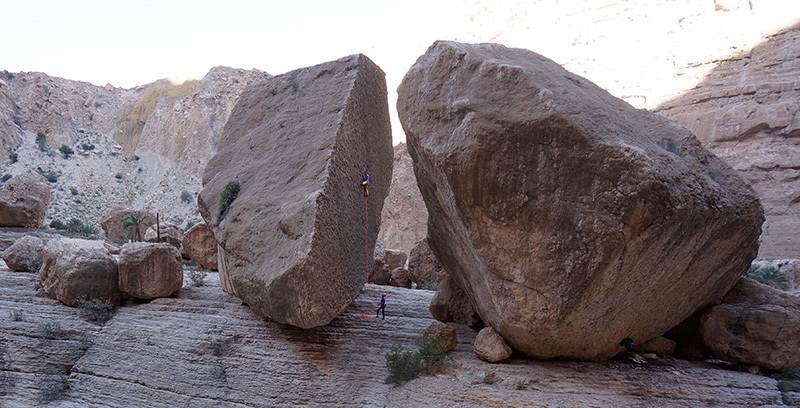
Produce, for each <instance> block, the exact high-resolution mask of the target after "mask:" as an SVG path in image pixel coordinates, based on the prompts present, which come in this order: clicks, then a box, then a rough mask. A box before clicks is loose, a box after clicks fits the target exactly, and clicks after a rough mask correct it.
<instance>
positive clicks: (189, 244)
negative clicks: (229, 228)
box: [182, 222, 217, 271]
mask: <svg viewBox="0 0 800 408" xmlns="http://www.w3.org/2000/svg"><path fill="white" fill-rule="evenodd" d="M182 247H183V250H184V251H185V252H186V254H187V255H188V256H189V259H191V260H193V261H195V262H197V264H198V265H200V266H201V267H203V268H207V269H211V270H212V271H216V270H217V240H215V239H214V232H213V231H211V228H208V225H206V223H204V222H201V223H199V224H197V225H194V226H193V227H192V228H189V230H188V231H186V233H185V234H183V244H182Z"/></svg>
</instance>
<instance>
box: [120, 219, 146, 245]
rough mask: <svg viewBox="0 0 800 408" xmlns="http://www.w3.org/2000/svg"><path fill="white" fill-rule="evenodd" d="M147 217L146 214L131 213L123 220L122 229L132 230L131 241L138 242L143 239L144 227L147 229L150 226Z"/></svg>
mask: <svg viewBox="0 0 800 408" xmlns="http://www.w3.org/2000/svg"><path fill="white" fill-rule="evenodd" d="M146 218H147V217H146V216H145V215H135V214H131V215H129V216H128V218H126V219H125V221H123V222H122V229H123V230H125V231H128V230H130V240H131V241H133V242H137V241H141V240H142V229H147V227H148V224H147V223H146V222H145V219H146Z"/></svg>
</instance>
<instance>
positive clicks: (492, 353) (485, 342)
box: [474, 327, 511, 363]
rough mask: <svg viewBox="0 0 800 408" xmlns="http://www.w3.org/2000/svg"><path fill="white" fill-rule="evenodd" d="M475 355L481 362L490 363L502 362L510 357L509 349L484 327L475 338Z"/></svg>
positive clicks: (491, 331) (490, 329) (496, 335)
mask: <svg viewBox="0 0 800 408" xmlns="http://www.w3.org/2000/svg"><path fill="white" fill-rule="evenodd" d="M474 347H475V354H476V355H477V356H478V358H480V359H481V360H484V361H488V362H490V363H496V362H498V361H503V360H505V359H507V358H509V357H511V347H508V344H506V341H505V340H504V339H503V338H502V337H500V335H499V334H497V332H496V331H494V329H493V328H491V327H484V328H483V329H481V331H479V332H478V335H477V336H476V337H475V345H474Z"/></svg>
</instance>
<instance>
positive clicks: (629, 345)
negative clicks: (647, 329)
mask: <svg viewBox="0 0 800 408" xmlns="http://www.w3.org/2000/svg"><path fill="white" fill-rule="evenodd" d="M619 345H620V346H622V347H625V351H627V352H628V353H630V352H632V351H633V339H632V338H630V337H625V338H624V339H622V341H621V342H619Z"/></svg>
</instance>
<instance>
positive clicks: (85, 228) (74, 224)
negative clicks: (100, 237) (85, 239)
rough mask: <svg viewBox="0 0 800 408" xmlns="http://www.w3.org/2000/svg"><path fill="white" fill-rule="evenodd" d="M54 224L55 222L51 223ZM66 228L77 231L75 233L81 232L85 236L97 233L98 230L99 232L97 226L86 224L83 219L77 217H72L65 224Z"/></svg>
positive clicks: (69, 230)
mask: <svg viewBox="0 0 800 408" xmlns="http://www.w3.org/2000/svg"><path fill="white" fill-rule="evenodd" d="M52 224H53V223H52V222H51V223H50V225H51V226H52ZM64 229H65V230H67V231H68V232H72V233H75V234H81V235H84V236H87V235H92V234H97V232H98V231H97V228H95V227H93V226H91V225H89V224H84V223H83V221H81V220H79V219H77V218H72V219H70V220H69V221H68V222H67V225H65V226H64Z"/></svg>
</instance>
